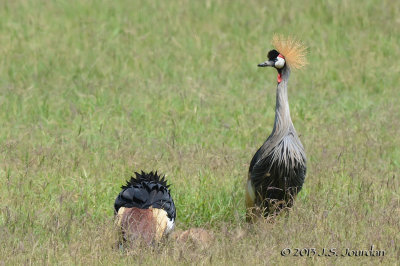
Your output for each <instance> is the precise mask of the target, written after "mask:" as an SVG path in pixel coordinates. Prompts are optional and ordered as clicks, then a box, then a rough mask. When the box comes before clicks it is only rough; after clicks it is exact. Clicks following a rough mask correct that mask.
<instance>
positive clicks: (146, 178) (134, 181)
mask: <svg viewBox="0 0 400 266" xmlns="http://www.w3.org/2000/svg"><path fill="white" fill-rule="evenodd" d="M141 172H142V173H140V174H139V173H138V172H135V177H133V176H132V177H131V179H130V180H129V181H127V182H126V185H124V186H122V187H121V188H122V189H127V188H129V187H131V186H134V185H138V184H141V183H142V182H154V183H156V184H160V185H161V186H163V187H166V188H168V189H169V185H168V184H167V181H166V180H165V175H164V176H161V175H158V174H157V171H155V172H154V173H153V171H151V172H150V173H147V174H146V173H145V172H143V170H142V171H141Z"/></svg>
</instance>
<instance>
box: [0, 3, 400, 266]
mask: <svg viewBox="0 0 400 266" xmlns="http://www.w3.org/2000/svg"><path fill="white" fill-rule="evenodd" d="M399 17H400V9H399V7H398V4H397V3H396V1H389V0H384V1H372V0H370V1H368V0H367V1H346V0H343V1H324V3H322V2H321V1H312V0H309V1H296V2H293V1H272V2H270V3H267V2H265V3H261V2H260V1H235V2H233V1H105V0H104V1H89V0H88V1H76V0H74V1H65V0H61V1H28V0H19V1H2V2H1V3H0V125H1V127H0V245H1V249H0V264H1V265H2V264H7V265H8V264H17V263H18V264H19V263H25V264H28V263H37V264H43V263H46V264H47V263H50V264H53V263H57V264H86V263H89V264H118V265H120V264H127V263H132V262H133V263H136V264H143V263H151V264H159V263H160V262H163V263H167V264H176V263H179V264H188V263H190V262H196V263H198V264H203V263H204V264H209V263H211V264H231V263H236V264H239V265H241V264H243V263H247V264H250V263H251V264H253V263H255V264H270V265H276V264H293V263H301V264H305V263H312V264H340V265H344V264H370V265H375V264H377V263H382V264H392V265H393V264H395V263H398V261H399V260H400V181H399V173H400V171H399V170H400V134H399V129H400V100H399V99H400V85H399V84H400V75H399V73H400V67H399V64H398V62H399V60H400V48H399V43H400V30H399V29H400V19H399ZM274 33H283V34H293V35H295V36H297V37H299V38H300V39H302V40H303V41H304V42H305V43H306V44H307V45H308V46H309V55H308V59H309V62H310V64H309V65H308V67H307V68H306V69H304V70H302V71H296V72H293V73H292V76H291V80H290V84H289V86H290V88H289V100H290V107H291V115H292V120H293V122H294V125H295V127H296V129H297V131H298V132H299V133H300V134H301V140H302V142H303V144H304V146H305V149H306V153H307V156H308V172H307V178H306V183H305V186H304V189H303V190H302V192H301V193H300V195H299V196H298V198H297V201H296V203H295V206H294V209H293V211H292V212H291V213H290V216H289V218H288V219H278V220H277V221H276V223H274V224H262V225H259V226H255V227H249V226H248V225H246V223H245V221H244V213H245V209H244V184H245V179H246V177H247V170H248V165H249V162H250V159H251V157H252V155H253V154H254V152H255V151H256V149H257V148H258V147H259V146H260V145H261V144H262V143H263V141H264V140H265V139H266V137H267V136H268V135H269V133H270V132H271V129H272V125H273V119H274V106H275V86H276V73H275V72H274V71H273V70H272V69H258V68H257V67H256V65H257V63H259V62H261V61H263V60H264V59H265V58H266V54H267V52H268V50H269V49H271V45H270V40H271V38H272V35H273V34H274ZM141 169H144V170H153V169H157V170H159V171H160V172H162V173H165V174H166V175H167V177H168V179H169V181H170V183H171V184H172V193H173V196H174V199H175V203H176V207H177V228H178V229H187V228H190V227H194V226H199V227H204V228H207V229H209V230H211V231H213V233H214V235H215V241H214V242H212V243H211V244H210V246H209V247H207V248H200V247H192V246H190V245H183V244H177V243H174V241H172V240H170V241H168V243H167V244H166V245H164V246H162V247H160V248H159V249H156V250H147V249H144V250H139V251H135V253H134V254H130V255H127V254H125V253H120V252H118V251H116V250H113V249H111V246H112V245H113V243H114V241H115V236H114V235H115V234H114V232H113V226H112V224H113V223H112V218H113V202H114V199H115V197H116V195H117V194H118V193H119V191H120V186H121V185H122V184H123V183H124V182H125V180H126V179H127V178H128V177H129V176H130V175H131V174H132V173H133V171H138V170H141ZM240 228H244V229H245V231H246V236H245V237H244V238H240V239H238V238H237V237H236V236H235V234H234V233H232V232H235V230H237V229H240ZM372 244H373V245H375V247H376V248H378V249H383V250H385V251H386V255H385V257H383V258H382V257H381V258H371V257H362V258H360V257H359V258H349V257H340V256H339V257H335V258H325V257H314V258H300V257H282V256H281V255H280V251H281V250H282V249H283V248H286V247H290V248H307V247H308V248H310V247H315V248H317V249H322V248H323V247H325V248H338V249H344V248H347V247H348V248H352V249H368V248H369V247H370V245H372Z"/></svg>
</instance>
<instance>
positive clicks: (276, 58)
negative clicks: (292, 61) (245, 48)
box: [258, 49, 286, 69]
mask: <svg viewBox="0 0 400 266" xmlns="http://www.w3.org/2000/svg"><path fill="white" fill-rule="evenodd" d="M285 65H286V60H285V57H284V56H283V55H282V54H280V53H279V52H278V51H277V50H275V49H274V50H271V51H269V52H268V60H266V61H265V62H263V63H261V64H258V66H259V67H275V68H276V69H282V68H284V67H285Z"/></svg>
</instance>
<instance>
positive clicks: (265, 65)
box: [257, 60, 275, 67]
mask: <svg viewBox="0 0 400 266" xmlns="http://www.w3.org/2000/svg"><path fill="white" fill-rule="evenodd" d="M274 65H275V62H274V61H271V60H267V61H265V62H263V63H261V64H258V65H257V66H259V67H269V66H270V67H273V66H274Z"/></svg>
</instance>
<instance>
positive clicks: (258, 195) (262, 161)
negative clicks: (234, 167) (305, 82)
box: [246, 50, 306, 216]
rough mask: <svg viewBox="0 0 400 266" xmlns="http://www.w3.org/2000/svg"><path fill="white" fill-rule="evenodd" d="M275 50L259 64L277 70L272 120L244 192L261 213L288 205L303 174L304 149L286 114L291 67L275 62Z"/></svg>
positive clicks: (304, 171) (247, 199) (250, 169)
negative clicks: (273, 116) (273, 120)
mask: <svg viewBox="0 0 400 266" xmlns="http://www.w3.org/2000/svg"><path fill="white" fill-rule="evenodd" d="M273 51H274V52H273ZM277 54H279V53H278V52H276V50H272V51H271V52H270V54H269V56H268V57H269V60H268V61H266V62H264V63H262V64H260V65H259V66H273V67H275V68H277V70H278V85H277V89H276V107H275V122H274V128H273V130H272V133H271V134H270V136H269V137H268V138H267V140H266V141H265V142H264V144H263V145H262V146H261V147H260V148H259V149H258V151H257V152H256V153H255V155H254V156H253V159H252V160H251V163H250V168H249V177H248V186H247V193H246V205H247V208H248V209H251V208H259V209H261V213H262V214H263V215H264V216H268V215H270V214H273V213H276V212H279V210H281V209H282V208H285V207H291V206H292V204H293V199H294V197H295V196H296V194H297V193H298V192H299V191H300V190H301V188H302V186H303V183H304V179H305V175H306V155H305V151H304V148H303V145H302V143H301V141H300V139H299V137H298V135H297V132H296V130H295V128H294V125H293V123H292V119H291V117H290V109H289V102H288V94H287V85H288V80H289V76H290V72H291V71H290V67H289V65H288V64H286V63H284V64H283V66H282V67H277V66H276V65H275V63H274V62H277V61H278V60H279V57H278V56H277ZM279 55H280V54H279ZM280 56H281V55H280ZM281 58H284V57H283V56H281ZM250 211H251V210H250ZM252 213H253V214H254V212H252Z"/></svg>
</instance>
